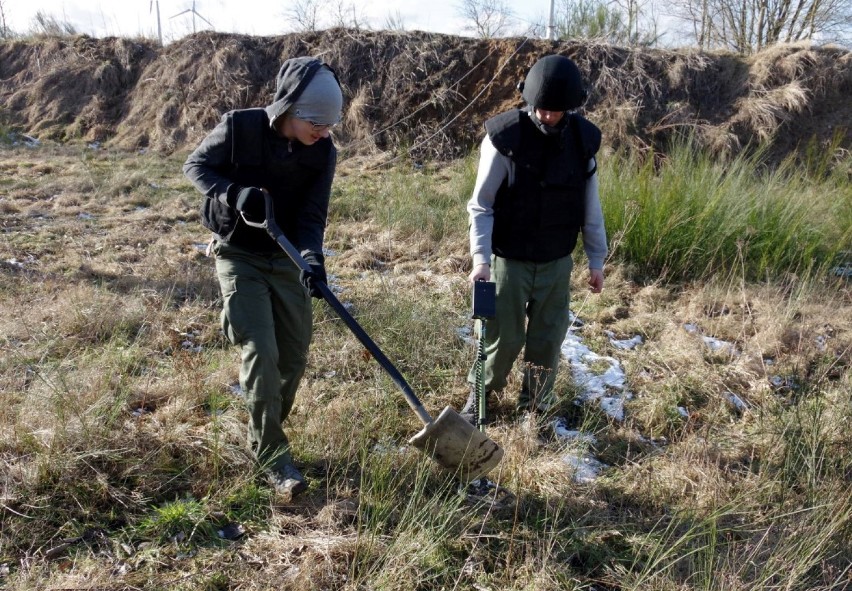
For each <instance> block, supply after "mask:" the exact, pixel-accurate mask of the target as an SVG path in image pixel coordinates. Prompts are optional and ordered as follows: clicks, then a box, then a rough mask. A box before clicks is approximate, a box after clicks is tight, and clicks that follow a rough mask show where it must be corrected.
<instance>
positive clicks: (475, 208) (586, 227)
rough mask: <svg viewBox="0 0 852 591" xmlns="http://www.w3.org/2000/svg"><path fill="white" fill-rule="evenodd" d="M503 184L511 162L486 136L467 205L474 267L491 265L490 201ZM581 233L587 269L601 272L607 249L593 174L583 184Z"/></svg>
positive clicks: (512, 176)
mask: <svg viewBox="0 0 852 591" xmlns="http://www.w3.org/2000/svg"><path fill="white" fill-rule="evenodd" d="M594 166H595V163H594V161H592V160H590V161H589V170H592V169H593V167H594ZM504 180H508V182H509V184H511V183H513V182H514V180H515V163H514V162H513V161H512V159H511V158H509V157H507V156H504V155H503V154H500V153H499V152H498V151H497V149H496V148H495V147H494V144H492V143H491V139H490V138H489V137H488V135H486V136H485V138H484V139H483V140H482V146H481V151H480V156H479V169H478V170H477V173H476V184H475V185H474V187H473V196H472V197H471V198H470V201H468V203H467V211H468V214H469V218H470V253H471V255H472V256H473V264H474V266H476V265H481V264H490V263H491V254H492V252H491V235H492V233H493V230H494V201H495V199H496V197H497V191H498V190H499V189H500V186H501V185H502V184H503V181H504ZM581 231H582V233H583V248H584V250H585V252H586V256H587V257H588V259H589V268H590V269H603V264H604V260H605V259H606V255H607V253H608V249H607V240H606V229H605V228H604V219H603V211H602V210H601V202H600V197H599V195H598V175H597V172H595V174H593V175H592V177H591V178H590V179H589V180H588V182H587V183H586V218H585V221H584V223H583V226H582V229H581Z"/></svg>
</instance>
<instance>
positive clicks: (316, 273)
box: [299, 250, 328, 298]
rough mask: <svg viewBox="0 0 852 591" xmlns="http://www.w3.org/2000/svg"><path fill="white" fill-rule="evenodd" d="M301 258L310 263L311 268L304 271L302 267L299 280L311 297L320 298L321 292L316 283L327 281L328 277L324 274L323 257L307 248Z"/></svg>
mask: <svg viewBox="0 0 852 591" xmlns="http://www.w3.org/2000/svg"><path fill="white" fill-rule="evenodd" d="M302 258H304V259H305V262H306V263H308V265H310V267H311V270H310V271H306V270H304V269H303V270H302V272H301V273H299V281H301V282H302V285H303V286H304V287H305V289H306V290H308V293H309V294H311V297H313V298H322V292H321V291H320V289H319V287H317V283H320V282H322V283H326V284H327V283H328V278H327V277H326V275H325V257H324V256H322V255H321V254H319V253H318V252H314V251H312V250H309V251H307V252H305V254H304V255H302Z"/></svg>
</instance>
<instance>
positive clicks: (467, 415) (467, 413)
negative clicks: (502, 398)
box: [459, 386, 492, 427]
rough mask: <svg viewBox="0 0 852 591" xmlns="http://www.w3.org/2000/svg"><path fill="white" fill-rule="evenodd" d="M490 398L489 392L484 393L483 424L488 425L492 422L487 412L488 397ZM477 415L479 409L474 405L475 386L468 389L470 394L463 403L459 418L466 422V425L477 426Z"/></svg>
mask: <svg viewBox="0 0 852 591" xmlns="http://www.w3.org/2000/svg"><path fill="white" fill-rule="evenodd" d="M489 396H491V391H490V390H489V391H487V392H485V424H486V425H487V424H489V423H491V422H492V419H491V413H489V412H488V397H489ZM478 414H479V408H478V407H477V404H476V386H471V387H470V392H468V395H467V400H466V401H465V403H464V407H463V408H462V409H461V412H460V413H459V415H461V418H463V419H464V420H466V421H467V422H468V423H470V424H471V425H473V426H474V427H476V426H477V424H476V419H477V415H478Z"/></svg>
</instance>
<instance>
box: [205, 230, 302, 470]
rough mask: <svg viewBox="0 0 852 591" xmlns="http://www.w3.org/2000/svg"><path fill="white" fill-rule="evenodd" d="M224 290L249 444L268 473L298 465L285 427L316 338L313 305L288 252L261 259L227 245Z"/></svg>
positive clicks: (220, 253)
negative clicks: (236, 350)
mask: <svg viewBox="0 0 852 591" xmlns="http://www.w3.org/2000/svg"><path fill="white" fill-rule="evenodd" d="M213 252H214V253H215V255H216V274H217V275H218V278H219V286H220V287H221V289H222V298H223V308H222V315H221V321H222V329H223V330H224V332H225V335H226V336H227V338H228V340H230V341H231V343H233V344H234V345H237V346H239V347H240V351H241V357H242V361H241V365H240V386H242V389H243V392H244V393H245V397H246V403H247V405H248V413H249V421H248V442H249V445H250V446H251V448H252V450H253V452H254V454H255V457H256V458H257V461H258V462H259V463H260V465H261V466H263V467H264V468H268V469H276V468H280V467H281V466H283V465H285V464H288V463H292V457H291V455H290V443H289V441H288V440H287V436H286V435H285V434H284V429H283V427H282V423H283V422H284V420H285V419H286V418H287V415H289V414H290V410H291V409H292V408H293V402H294V400H295V398H296V390H297V389H298V387H299V382H300V381H301V379H302V376H303V375H304V373H305V366H306V364H307V354H308V347H309V345H310V343H311V336H312V332H313V324H312V323H313V317H312V304H311V298H310V296H309V295H308V293H307V292H306V291H305V289H304V288H303V287H302V285H301V283H299V269H298V267H296V265H295V264H294V263H293V262H292V261H291V260H290V259H289V257H288V256H287V255H286V254H285V253H284V252H283V251H282V252H281V253H280V254H278V253H276V254H271V255H257V254H253V253H250V252H248V251H246V250H243V249H241V248H238V247H235V246H232V245H230V244H228V243H225V242H217V243H216V244H215V245H214V247H213Z"/></svg>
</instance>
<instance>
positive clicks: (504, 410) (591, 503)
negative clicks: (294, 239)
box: [0, 146, 852, 591]
mask: <svg viewBox="0 0 852 591" xmlns="http://www.w3.org/2000/svg"><path fill="white" fill-rule="evenodd" d="M354 163H355V161H354V160H351V161H344V163H343V164H342V169H341V174H340V175H339V177H338V181H337V185H336V190H335V194H334V196H333V202H332V210H333V216H332V220H331V224H330V227H329V230H328V235H327V236H328V240H327V246H328V247H329V249H330V250H331V251H332V256H329V257H328V266H329V271H330V273H331V274H332V277H333V282H334V285H335V286H336V288H337V289H339V290H340V297H341V299H343V300H344V301H346V302H348V303H350V304H351V305H352V311H353V313H354V315H355V316H356V318H358V320H359V322H361V323H362V324H363V326H364V327H365V328H366V329H367V331H368V333H370V334H371V335H372V336H373V337H374V338H375V339H376V341H378V342H379V344H380V346H381V347H382V348H383V350H384V351H385V352H386V353H388V356H389V357H390V358H391V359H392V360H393V361H394V362H395V363H397V364H398V365H399V367H400V369H401V370H402V371H403V374H404V375H405V376H406V377H407V378H408V379H409V381H410V382H411V384H412V386H413V387H414V389H415V391H416V392H417V393H418V395H420V396H421V397H422V399H423V401H424V403H425V404H426V406H427V407H428V408H429V409H430V411H434V410H437V409H440V408H442V407H443V406H445V405H447V404H449V405H453V406H455V407H456V408H458V407H459V406H460V405H461V403H462V402H463V400H464V398H465V395H466V391H467V387H466V385H465V382H464V380H465V374H466V372H467V369H468V367H469V364H470V363H471V362H472V360H473V355H474V346H473V344H472V343H471V342H469V341H468V340H465V336H464V332H463V330H462V329H469V328H470V326H469V325H470V319H469V317H468V305H469V302H468V295H469V294H468V287H467V284H466V280H465V275H466V273H467V271H468V265H469V262H468V259H467V257H466V255H465V250H466V238H465V221H464V213H463V211H464V208H463V203H464V200H465V199H466V198H467V194H468V193H469V190H470V187H469V184H470V179H469V177H470V175H471V172H472V164H471V162H470V161H462V162H459V163H457V164H455V165H454V166H452V167H448V168H441V169H436V168H429V167H424V168H421V169H418V170H414V171H412V170H409V169H401V168H400V169H393V170H388V171H385V172H383V173H381V174H376V173H367V172H364V170H363V169H361V168H359V167H357V166H355V164H354ZM179 167H180V161H179V159H166V160H164V159H161V158H159V157H156V156H152V155H146V154H119V153H115V152H111V151H101V150H98V151H93V150H90V149H87V148H85V147H74V146H66V147H58V146H46V147H42V148H40V149H38V150H27V149H24V148H7V149H4V150H3V151H2V152H0V169H2V170H3V171H4V174H5V173H6V172H8V177H7V178H8V179H10V180H9V181H8V182H5V183H4V185H3V186H2V188H0V203H2V204H3V207H4V232H3V234H2V238H0V274H2V276H3V277H2V282H0V305H2V307H3V310H4V311H5V312H6V313H5V314H3V315H2V316H0V348H2V353H3V354H2V361H0V383H2V386H0V389H2V395H3V401H4V403H3V405H2V407H0V424H2V429H0V433H2V435H0V465H2V467H3V469H2V471H0V473H2V489H0V495H2V496H0V511H2V513H0V515H1V517H0V584H2V585H3V586H4V587H5V588H7V589H10V590H23V589H31V588H91V587H98V586H100V587H104V588H127V589H131V588H169V589H228V588H240V589H254V590H260V589H270V588H276V589H300V590H309V589H317V590H319V589H345V590H352V591H355V590H358V589H382V590H384V589H388V590H390V589H414V588H419V589H442V588H443V589H453V588H455V589H482V588H495V589H496V588H499V589H518V590H520V589H531V588H534V589H543V590H549V589H554V590H555V589H566V588H568V589H589V588H590V587H591V586H595V587H597V588H601V586H606V587H607V588H619V589H679V590H681V589H698V588H721V587H724V588H726V589H738V590H739V589H742V590H745V589H754V588H808V589H826V590H828V589H842V588H843V584H845V582H846V581H847V580H848V579H847V577H848V575H849V564H848V556H845V555H844V554H843V553H842V552H843V549H844V546H843V544H844V540H848V535H849V531H850V523H852V508H851V507H850V506H849V502H848V494H847V493H848V476H849V474H850V473H852V472H851V471H852V448H850V441H849V437H848V422H849V418H850V416H852V409H850V404H851V403H850V397H849V392H850V391H852V376H851V375H850V373H852V372H850V371H849V367H850V363H852V328H850V327H852V305H850V304H852V294H850V292H849V286H848V283H847V284H833V287H831V288H825V287H820V286H818V285H815V284H812V285H810V286H805V285H802V284H797V283H795V282H792V281H791V282H786V283H785V282H779V283H764V284H744V283H742V282H740V281H737V280H735V279H734V278H733V274H732V275H731V276H729V277H727V278H725V277H720V278H717V280H716V281H708V282H703V283H700V284H683V285H666V284H663V283H647V284H639V283H636V282H635V281H634V279H633V278H632V277H633V275H632V273H631V272H630V265H628V264H624V265H621V264H613V265H612V266H611V267H610V268H608V280H607V288H606V290H605V291H604V293H602V294H601V295H600V296H592V297H586V288H585V286H584V281H585V277H584V274H583V273H582V272H581V271H578V272H577V273H576V274H575V276H574V278H573V287H574V303H573V308H574V311H575V312H577V314H578V315H579V316H580V317H581V318H582V319H583V320H584V321H585V323H586V324H585V327H584V328H583V329H582V331H581V334H582V336H583V338H584V341H585V342H587V343H588V344H589V346H590V347H592V348H593V349H594V350H595V351H597V352H599V353H600V354H604V355H609V356H612V357H615V358H618V359H619V361H620V362H621V364H622V366H623V367H624V368H625V371H626V374H627V383H628V385H629V390H630V391H631V392H632V394H633V395H634V396H633V398H632V399H631V400H629V401H628V402H627V406H626V411H627V412H626V419H625V420H624V421H623V422H616V421H614V420H612V419H610V418H609V417H607V416H606V415H605V414H604V413H602V412H601V411H600V409H598V408H597V407H596V406H595V405H593V404H590V405H586V406H576V405H574V404H573V398H574V395H575V394H576V393H577V387H576V385H575V384H573V383H572V380H571V375H570V371H569V369H568V368H567V367H566V366H563V367H562V368H561V370H560V373H559V375H558V376H557V389H558V392H559V394H560V396H562V398H563V403H562V404H561V406H560V410H561V411H563V412H564V413H565V414H566V415H567V416H568V417H569V418H570V420H571V421H572V423H573V426H575V427H578V428H582V429H583V430H584V431H586V432H588V433H591V434H594V435H595V436H596V440H597V441H596V443H594V444H592V445H589V444H583V443H579V442H572V443H564V442H558V441H554V440H551V439H548V438H541V437H540V436H539V432H538V429H537V427H539V426H541V425H542V424H543V423H544V422H545V421H544V418H543V417H534V419H533V420H532V421H526V422H525V421H522V420H521V417H518V416H516V415H515V413H514V411H513V407H514V402H515V392H516V391H517V389H518V388H519V386H520V383H519V379H518V377H517V376H513V377H512V380H511V382H510V386H509V388H507V390H506V391H505V392H502V393H500V395H499V397H498V400H497V411H498V414H497V419H498V420H497V423H496V424H495V425H494V426H493V427H491V428H490V429H489V435H490V436H491V437H493V438H494V439H495V440H496V441H498V442H499V443H500V444H501V445H502V446H503V447H504V449H505V450H506V457H505V459H504V461H503V462H502V464H501V466H500V468H499V471H497V472H495V473H494V474H493V475H492V478H494V479H495V481H498V482H499V484H500V485H501V486H502V487H504V488H505V490H506V491H508V492H509V493H511V494H509V495H508V496H495V497H494V498H493V502H492V500H491V497H486V498H485V499H484V500H483V499H481V500H479V501H475V502H474V501H472V500H471V499H469V498H467V497H466V496H465V495H460V494H457V493H456V491H455V488H454V486H453V483H452V482H451V481H450V480H449V479H448V478H447V477H446V475H445V474H443V473H441V472H440V471H439V470H438V469H436V468H435V467H434V466H433V465H432V464H431V463H430V462H429V461H428V460H426V459H425V458H424V457H423V456H422V455H420V454H419V453H417V452H416V451H415V450H413V449H411V448H410V447H408V446H406V441H407V439H408V438H409V437H410V436H411V435H412V434H413V433H414V432H415V431H416V430H418V429H419V428H420V427H419V424H418V422H417V420H416V419H415V417H414V416H413V415H412V413H411V412H410V410H409V409H408V407H407V406H406V405H405V403H404V402H403V400H402V397H401V396H399V395H398V394H397V392H396V390H395V388H394V386H393V384H391V383H390V381H389V380H388V379H387V377H386V376H385V375H384V374H383V372H382V371H381V370H380V369H379V368H378V366H377V365H376V364H375V362H374V361H373V360H371V359H369V357H368V356H365V355H364V353H363V350H362V348H361V347H360V346H359V345H358V344H357V342H356V341H355V339H354V337H352V335H351V334H349V332H348V331H347V330H346V329H345V328H344V327H343V326H342V325H341V323H340V322H338V321H337V320H335V318H334V317H333V315H332V313H331V312H330V311H329V310H328V308H327V307H325V306H323V305H321V304H318V305H317V307H316V308H315V318H316V336H315V342H314V346H313V347H312V350H311V355H310V359H309V367H308V372H307V375H306V377H305V379H304V381H303V384H302V387H301V389H300V392H299V396H298V401H297V405H296V408H295V410H294V414H293V417H292V420H291V421H290V422H289V424H288V426H287V428H288V433H290V435H291V437H292V440H293V443H294V446H295V454H296V457H297V458H298V460H299V462H300V464H301V466H302V467H303V468H304V470H305V472H306V473H307V475H308V477H309V478H310V480H311V487H310V489H309V491H308V492H307V493H306V494H305V496H304V497H301V498H300V499H299V500H298V501H297V502H294V503H287V502H283V501H282V500H281V499H276V498H275V497H273V496H272V495H271V493H270V491H269V489H268V488H266V486H265V484H264V483H263V481H262V480H261V479H258V478H256V473H255V468H254V466H253V465H252V462H251V459H250V456H249V454H248V453H247V451H246V450H245V448H244V437H245V433H244V429H245V428H244V420H245V412H244V410H243V407H242V400H241V399H240V398H239V397H238V396H236V395H234V394H233V392H232V391H231V389H230V386H231V385H232V384H234V383H235V382H236V381H237V361H238V354H237V352H236V351H235V350H234V349H233V348H231V347H230V346H228V345H227V344H226V343H225V341H224V339H223V337H222V336H221V335H220V332H219V330H218V313H219V305H220V303H219V301H218V297H219V295H218V291H217V286H216V284H215V280H214V277H213V272H212V263H211V261H209V260H208V259H206V258H205V257H204V256H203V254H202V252H201V249H202V247H203V244H204V242H205V241H206V234H205V232H204V231H203V229H202V228H201V226H200V224H198V223H197V221H196V216H197V201H198V197H197V196H196V195H195V194H194V192H193V190H192V189H191V188H190V187H189V185H188V184H187V183H186V182H185V181H183V180H182V178H181V177H180V175H179V173H178V171H179ZM579 268H581V265H578V269H579ZM688 327H695V330H692V329H688ZM604 331H611V332H612V333H613V334H615V335H616V336H617V337H618V338H628V337H631V336H633V335H636V334H640V335H642V336H643V338H644V341H645V342H644V344H643V345H642V346H641V347H639V348H637V349H635V350H629V351H623V350H619V349H616V348H615V347H614V346H613V345H612V344H611V343H610V341H609V338H608V337H607V336H606V335H605V333H604ZM703 337H712V338H715V339H719V340H722V341H725V342H729V343H731V344H732V345H733V346H734V347H735V351H734V350H728V351H724V350H723V351H714V350H712V349H710V348H709V347H708V345H707V344H706V341H705V340H704V339H703ZM518 369H520V368H518ZM728 393H733V394H736V395H737V396H738V397H739V398H740V399H741V400H743V401H744V402H745V403H746V407H744V408H738V407H737V406H735V405H732V404H731V402H730V400H729V398H728V397H727V394H728ZM678 407H681V408H683V409H685V410H686V411H687V415H686V416H685V415H684V414H683V413H681V412H679V410H678ZM574 452H586V453H592V454H594V455H595V456H596V457H597V458H598V459H599V460H601V461H602V462H604V463H605V464H607V466H608V468H607V469H606V470H605V471H604V472H603V474H602V476H600V477H599V478H598V479H596V480H594V481H592V482H588V483H578V482H576V481H575V480H574V479H573V478H572V475H573V472H572V470H571V469H570V468H569V467H568V465H567V464H566V461H565V457H566V456H567V455H568V454H570V453H574ZM504 492H505V491H504ZM229 524H239V525H240V526H242V527H243V528H244V530H245V534H244V535H243V536H242V537H240V538H239V539H236V540H228V539H223V538H220V537H219V536H218V535H217V534H216V533H215V532H216V530H218V529H221V528H225V527H226V526H228V525H229Z"/></svg>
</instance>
